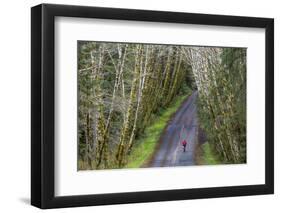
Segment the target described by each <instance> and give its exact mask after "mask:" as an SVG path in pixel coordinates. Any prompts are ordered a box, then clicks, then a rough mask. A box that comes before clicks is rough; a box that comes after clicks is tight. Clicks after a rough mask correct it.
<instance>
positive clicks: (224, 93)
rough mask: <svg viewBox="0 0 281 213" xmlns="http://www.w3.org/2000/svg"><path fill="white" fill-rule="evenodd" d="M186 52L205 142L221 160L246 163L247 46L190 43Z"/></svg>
mask: <svg viewBox="0 0 281 213" xmlns="http://www.w3.org/2000/svg"><path fill="white" fill-rule="evenodd" d="M186 53H187V54H188V56H189V60H190V63H191V65H192V70H193V74H194V78H195V81H196V84H197V87H198V91H199V103H198V108H199V110H198V112H199V118H200V125H201V126H202V127H203V129H204V130H205V132H206V133H207V135H208V142H209V143H210V145H211V147H212V148H213V150H214V151H215V152H216V153H217V154H218V155H219V156H218V157H219V158H220V160H221V161H222V162H223V163H245V162H246V49H244V48H206V47H193V48H189V49H188V50H186Z"/></svg>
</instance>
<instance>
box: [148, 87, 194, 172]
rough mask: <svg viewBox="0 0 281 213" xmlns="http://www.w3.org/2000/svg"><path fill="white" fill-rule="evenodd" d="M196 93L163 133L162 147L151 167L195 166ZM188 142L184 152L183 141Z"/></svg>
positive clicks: (154, 157)
mask: <svg viewBox="0 0 281 213" xmlns="http://www.w3.org/2000/svg"><path fill="white" fill-rule="evenodd" d="M197 96H198V92H197V91H195V92H193V93H192V95H191V96H190V97H189V98H188V99H187V100H186V101H185V102H184V103H183V104H182V106H181V107H180V108H179V109H178V111H177V112H176V113H175V115H174V117H173V118H172V119H171V120H170V122H169V124H168V126H167V128H166V130H165V131H164V132H163V133H162V136H161V139H160V142H159V143H160V146H159V147H158V149H157V151H156V152H155V154H154V156H153V158H152V161H151V163H150V165H149V167H166V166H189V165H194V164H195V162H194V150H195V141H196V140H195V139H196V138H195V137H196V132H197V107H196V99H197ZM183 139H185V140H186V141H187V150H186V152H183V147H182V145H181V141H182V140H183Z"/></svg>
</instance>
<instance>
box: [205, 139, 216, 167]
mask: <svg viewBox="0 0 281 213" xmlns="http://www.w3.org/2000/svg"><path fill="white" fill-rule="evenodd" d="M201 148H202V161H203V162H202V164H203V165H215V164H220V161H219V160H218V159H217V157H216V155H215V154H214V152H213V150H212V147H211V145H210V143H208V142H206V143H204V144H202V145H201Z"/></svg>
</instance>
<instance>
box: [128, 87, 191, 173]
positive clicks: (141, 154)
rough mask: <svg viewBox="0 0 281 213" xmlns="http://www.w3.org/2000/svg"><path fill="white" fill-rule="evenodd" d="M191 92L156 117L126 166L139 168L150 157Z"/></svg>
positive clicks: (137, 144) (179, 97) (177, 99)
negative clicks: (170, 121)
mask: <svg viewBox="0 0 281 213" xmlns="http://www.w3.org/2000/svg"><path fill="white" fill-rule="evenodd" d="M191 94H192V91H191V90H190V91H188V92H187V93H186V94H185V95H181V96H178V97H176V99H175V101H174V102H173V103H172V104H171V105H170V106H169V107H168V108H166V109H165V110H164V111H163V112H162V113H160V115H159V116H158V117H156V118H155V119H154V121H153V122H152V124H151V125H150V126H148V127H147V128H146V130H145V133H144V135H143V137H142V138H141V139H138V140H137V141H136V145H135V148H134V149H133V150H132V152H131V154H130V156H129V158H128V163H127V165H126V166H125V168H139V167H141V166H142V165H143V164H144V163H146V161H148V160H149V159H150V157H151V156H152V154H153V152H154V150H155V147H156V145H157V143H158V141H159V138H160V136H161V133H162V132H163V130H164V129H165V127H166V124H167V122H168V121H169V120H170V119H171V117H172V116H173V114H174V113H175V112H176V111H177V110H178V108H179V107H180V106H181V104H182V103H183V102H184V101H185V100H186V98H187V97H188V96H190V95H191Z"/></svg>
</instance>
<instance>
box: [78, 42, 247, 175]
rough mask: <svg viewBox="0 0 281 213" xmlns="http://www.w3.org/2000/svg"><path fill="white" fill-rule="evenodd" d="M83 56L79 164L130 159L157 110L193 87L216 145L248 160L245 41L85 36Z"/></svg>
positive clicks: (226, 158)
mask: <svg viewBox="0 0 281 213" xmlns="http://www.w3.org/2000/svg"><path fill="white" fill-rule="evenodd" d="M78 57H79V58H78V85H79V86H78V87H79V88H78V91H79V107H78V108H79V110H78V111H79V124H78V125H79V127H78V131H79V132H78V133H79V134H78V138H79V164H78V166H79V169H80V170H81V169H82V170H83V169H105V168H121V167H124V166H126V164H127V160H128V156H129V155H130V153H131V151H132V149H134V145H135V141H136V140H137V139H138V138H139V137H142V134H143V133H144V131H145V129H146V128H147V127H148V126H149V125H150V124H151V122H152V121H153V119H154V117H155V116H157V114H158V113H159V112H160V111H163V110H165V109H166V108H167V107H168V106H169V104H170V103H171V102H173V101H174V100H175V98H176V97H177V96H178V95H179V94H180V93H184V92H186V91H188V90H190V89H189V88H192V89H193V90H198V92H199V100H198V114H199V125H200V126H201V127H202V128H203V130H204V131H205V132H206V133H207V136H208V142H209V143H210V146H211V147H212V150H213V152H214V153H216V155H218V157H219V158H220V159H221V161H222V162H224V163H244V162H246V49H243V48H212V47H187V46H173V45H149V44H125V43H124V44H122V43H101V42H84V41H79V42H78Z"/></svg>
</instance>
